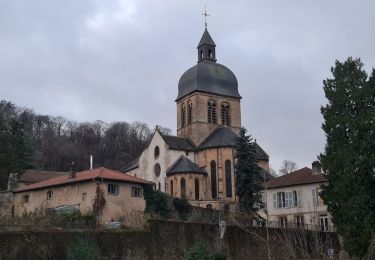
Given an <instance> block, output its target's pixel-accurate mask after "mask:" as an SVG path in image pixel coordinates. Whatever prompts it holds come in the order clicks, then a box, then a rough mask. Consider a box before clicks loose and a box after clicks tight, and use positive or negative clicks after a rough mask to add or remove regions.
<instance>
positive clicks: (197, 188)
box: [195, 178, 199, 200]
mask: <svg viewBox="0 0 375 260" xmlns="http://www.w3.org/2000/svg"><path fill="white" fill-rule="evenodd" d="M195 199H196V200H199V180H198V178H195Z"/></svg>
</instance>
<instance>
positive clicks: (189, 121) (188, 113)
mask: <svg viewBox="0 0 375 260" xmlns="http://www.w3.org/2000/svg"><path fill="white" fill-rule="evenodd" d="M187 109H188V111H187V125H190V124H191V122H192V113H193V105H192V104H191V102H190V103H188V108H187Z"/></svg>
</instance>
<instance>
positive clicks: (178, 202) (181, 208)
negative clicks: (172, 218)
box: [173, 198, 192, 220]
mask: <svg viewBox="0 0 375 260" xmlns="http://www.w3.org/2000/svg"><path fill="white" fill-rule="evenodd" d="M173 206H174V208H175V209H176V211H177V213H178V217H179V218H180V219H181V220H187V219H188V217H189V214H190V212H191V210H192V206H191V205H190V203H189V202H188V201H187V200H186V199H179V198H173Z"/></svg>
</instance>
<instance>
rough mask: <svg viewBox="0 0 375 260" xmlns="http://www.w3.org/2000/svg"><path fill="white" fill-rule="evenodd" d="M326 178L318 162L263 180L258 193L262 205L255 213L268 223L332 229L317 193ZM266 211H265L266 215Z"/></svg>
mask: <svg viewBox="0 0 375 260" xmlns="http://www.w3.org/2000/svg"><path fill="white" fill-rule="evenodd" d="M326 182H327V179H326V177H325V176H324V174H323V173H322V172H321V166H320V163H319V162H317V161H316V162H313V163H312V168H308V167H304V168H302V169H299V170H297V171H294V172H291V173H289V174H286V175H283V176H280V177H277V178H274V179H271V180H269V181H268V182H266V184H265V185H264V186H265V187H264V191H263V193H262V201H263V205H264V208H263V209H261V210H259V214H260V215H261V216H262V217H263V218H264V219H268V223H269V226H271V227H272V226H274V227H297V228H308V229H313V230H321V231H332V230H333V227H332V223H331V218H330V216H329V213H328V211H327V206H326V205H325V204H324V201H323V200H322V199H321V197H320V195H319V194H320V191H321V186H322V185H323V184H324V183H326ZM267 214H268V215H267Z"/></svg>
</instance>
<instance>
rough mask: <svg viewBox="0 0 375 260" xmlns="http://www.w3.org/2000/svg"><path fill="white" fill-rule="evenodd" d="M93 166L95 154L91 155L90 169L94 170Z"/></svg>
mask: <svg viewBox="0 0 375 260" xmlns="http://www.w3.org/2000/svg"><path fill="white" fill-rule="evenodd" d="M92 168H93V156H92V155H90V170H91V171H92Z"/></svg>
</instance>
